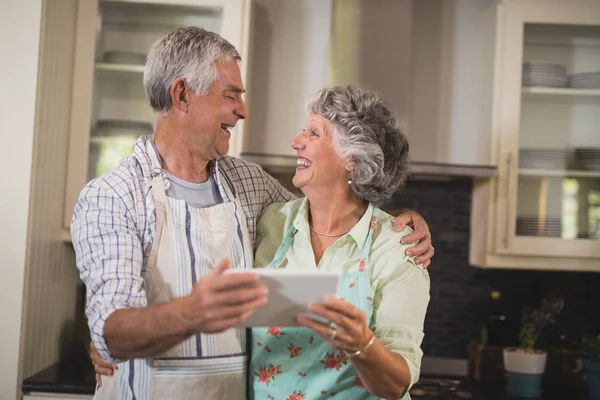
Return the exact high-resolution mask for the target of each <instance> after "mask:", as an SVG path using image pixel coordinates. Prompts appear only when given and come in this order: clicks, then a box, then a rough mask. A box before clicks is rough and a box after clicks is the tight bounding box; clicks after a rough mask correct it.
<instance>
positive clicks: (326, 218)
mask: <svg viewBox="0 0 600 400" xmlns="http://www.w3.org/2000/svg"><path fill="white" fill-rule="evenodd" d="M306 197H307V198H308V201H309V210H310V215H309V224H310V225H311V226H312V227H313V228H314V229H315V230H317V231H319V232H323V233H340V232H346V231H348V230H350V229H352V227H354V225H356V223H357V222H358V220H359V219H360V217H361V216H362V215H363V213H364V210H365V206H364V204H363V203H362V202H361V201H360V200H358V199H356V198H355V197H354V196H353V195H352V192H351V191H350V190H349V188H343V189H336V188H332V189H331V190H326V189H325V188H323V190H314V191H310V192H308V193H306Z"/></svg>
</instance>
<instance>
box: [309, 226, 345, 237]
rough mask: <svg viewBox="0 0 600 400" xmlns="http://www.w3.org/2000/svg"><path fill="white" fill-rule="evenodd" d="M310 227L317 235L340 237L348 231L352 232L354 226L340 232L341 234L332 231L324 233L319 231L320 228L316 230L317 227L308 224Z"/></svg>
mask: <svg viewBox="0 0 600 400" xmlns="http://www.w3.org/2000/svg"><path fill="white" fill-rule="evenodd" d="M308 227H309V228H310V230H311V231H313V232H314V233H316V234H317V235H321V236H326V237H339V236H344V235H345V234H346V233H348V232H350V231H351V230H352V228H350V229H349V230H347V231H346V232H344V233H339V234H334V235H332V234H330V233H322V232H319V231H318V230H316V229H315V228H313V227H312V226H310V225H308Z"/></svg>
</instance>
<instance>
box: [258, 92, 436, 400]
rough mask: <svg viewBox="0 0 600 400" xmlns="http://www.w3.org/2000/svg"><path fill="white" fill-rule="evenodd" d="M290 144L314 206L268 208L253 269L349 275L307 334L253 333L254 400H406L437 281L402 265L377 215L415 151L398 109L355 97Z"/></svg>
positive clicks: (348, 96) (313, 109) (396, 239)
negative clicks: (399, 121) (400, 126)
mask: <svg viewBox="0 0 600 400" xmlns="http://www.w3.org/2000/svg"><path fill="white" fill-rule="evenodd" d="M307 109H308V112H309V116H308V118H307V120H306V126H305V128H304V129H303V131H302V133H300V134H299V135H298V136H297V137H296V138H295V139H294V140H293V141H292V147H293V148H294V149H295V150H296V152H297V154H298V166H297V169H296V174H295V176H294V179H293V183H294V186H296V187H298V188H300V189H301V190H302V192H303V193H304V194H305V195H306V197H305V198H304V199H298V200H295V201H291V202H288V203H285V204H273V205H271V206H269V207H267V208H266V209H265V211H264V213H263V215H262V217H261V219H260V221H259V224H258V237H257V250H256V254H255V268H298V269H318V270H322V271H332V270H334V271H340V272H342V274H343V275H342V280H341V283H340V289H339V292H338V293H337V298H330V299H327V300H326V301H325V302H324V303H323V304H313V305H311V306H310V309H309V310H310V311H312V312H313V313H316V314H318V315H320V316H323V317H325V318H327V319H328V320H329V321H332V322H333V323H334V325H333V327H332V326H330V325H327V324H322V323H319V322H316V321H315V320H312V319H309V318H306V317H300V318H299V322H300V324H301V325H303V326H304V327H300V328H291V327H290V328H284V327H281V328H280V327H270V328H268V329H267V328H254V329H253V331H252V343H253V348H252V356H251V362H250V373H249V374H248V376H249V381H250V382H249V383H250V387H251V390H250V393H251V396H252V398H254V399H288V400H299V399H325V398H331V397H332V396H335V398H340V399H372V398H379V397H384V398H400V397H402V396H404V395H405V394H406V393H407V391H408V389H409V388H410V386H411V385H412V384H414V383H415V382H416V381H417V379H418V377H419V369H420V362H421V356H422V352H421V349H420V344H421V340H422V338H423V320H424V318H425V312H426V310H427V304H428V302H429V275H428V274H427V272H426V271H425V270H424V269H423V268H422V267H421V265H417V264H415V262H414V261H413V259H412V258H411V257H408V256H406V255H405V250H406V248H407V246H405V245H402V244H400V239H401V238H402V237H403V236H404V235H406V234H408V233H409V229H410V228H407V229H406V230H405V231H404V232H402V233H398V232H395V231H394V229H393V217H391V216H390V215H389V214H386V213H385V212H383V211H381V210H380V209H379V208H377V205H379V204H381V203H383V202H384V201H386V200H387V199H388V198H389V197H390V196H391V195H392V194H393V193H395V192H396V191H397V190H398V189H399V188H400V187H401V186H402V185H403V184H404V182H405V181H406V178H407V176H408V173H409V168H408V142H407V139H406V136H405V135H404V134H403V133H402V132H401V131H400V129H398V128H397V127H396V120H395V118H394V116H393V114H392V112H391V111H390V109H389V108H388V107H387V106H386V105H385V104H384V103H383V102H382V101H381V100H380V99H378V97H377V96H376V95H375V94H374V93H373V92H368V91H363V90H361V89H358V88H356V87H353V86H345V87H335V88H333V89H323V90H321V91H319V92H318V93H317V94H316V95H314V96H313V97H312V98H311V99H310V101H309V102H308V105H307Z"/></svg>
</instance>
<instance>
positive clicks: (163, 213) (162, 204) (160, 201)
mask: <svg viewBox="0 0 600 400" xmlns="http://www.w3.org/2000/svg"><path fill="white" fill-rule="evenodd" d="M163 179H164V178H163V174H162V170H161V169H158V168H155V169H154V170H152V189H151V190H152V194H153V195H154V209H155V213H156V230H155V233H154V241H153V243H152V247H151V248H150V254H149V255H148V264H147V265H146V275H147V276H152V273H153V272H154V270H155V269H156V261H157V259H158V248H159V245H160V239H161V237H162V232H163V227H164V226H165V222H166V220H167V204H168V201H169V200H168V199H167V194H166V191H165V183H164V180H163Z"/></svg>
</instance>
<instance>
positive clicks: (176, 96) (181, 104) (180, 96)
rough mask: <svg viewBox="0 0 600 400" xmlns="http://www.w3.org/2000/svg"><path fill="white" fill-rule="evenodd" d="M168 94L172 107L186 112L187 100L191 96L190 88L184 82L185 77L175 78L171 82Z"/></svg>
mask: <svg viewBox="0 0 600 400" xmlns="http://www.w3.org/2000/svg"><path fill="white" fill-rule="evenodd" d="M170 94H171V102H172V103H173V108H174V109H175V110H179V111H181V112H184V113H186V112H187V111H188V107H189V101H190V98H191V90H190V87H189V86H188V85H187V84H186V83H185V79H183V78H177V79H175V80H174V81H173V83H171V90H170Z"/></svg>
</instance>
